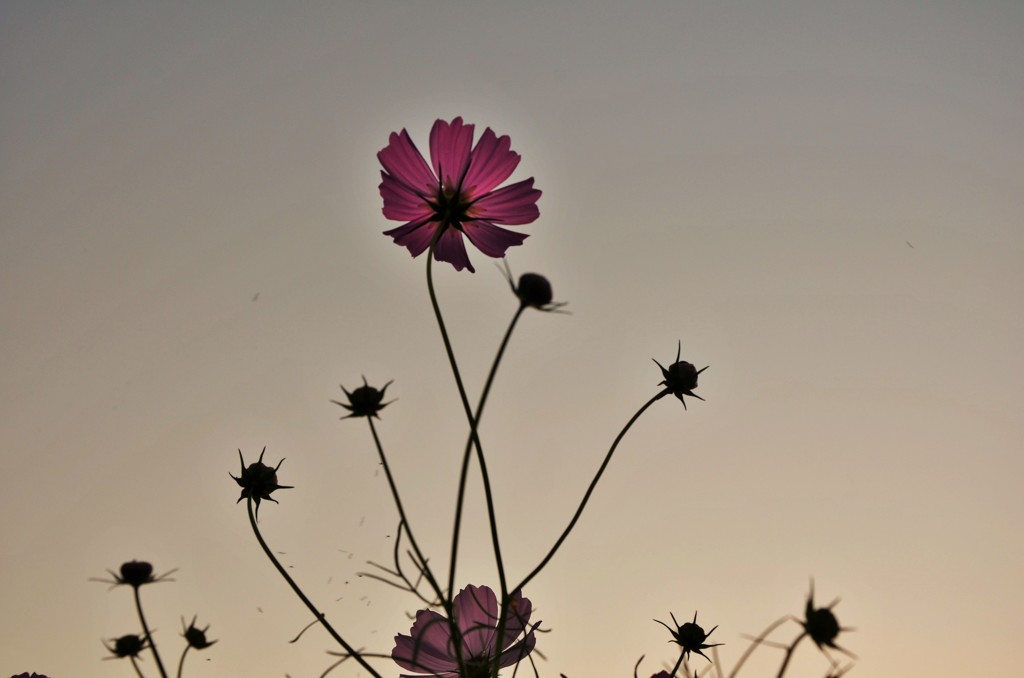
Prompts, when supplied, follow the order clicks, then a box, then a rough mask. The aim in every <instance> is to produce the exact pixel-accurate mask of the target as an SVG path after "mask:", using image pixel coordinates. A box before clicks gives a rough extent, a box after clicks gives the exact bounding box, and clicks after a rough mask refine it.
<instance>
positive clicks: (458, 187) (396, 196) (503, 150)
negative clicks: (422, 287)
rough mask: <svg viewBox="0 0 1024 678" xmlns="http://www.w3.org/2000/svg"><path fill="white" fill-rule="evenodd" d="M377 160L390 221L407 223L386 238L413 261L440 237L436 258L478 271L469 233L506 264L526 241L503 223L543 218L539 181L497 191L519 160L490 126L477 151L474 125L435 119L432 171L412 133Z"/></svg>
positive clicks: (398, 137) (397, 136)
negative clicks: (505, 259)
mask: <svg viewBox="0 0 1024 678" xmlns="http://www.w3.org/2000/svg"><path fill="white" fill-rule="evenodd" d="M471 147H472V150H470V148H471ZM377 159H378V160H380V164H381V165H383V167H384V169H383V170H382V171H381V173H380V176H381V179H382V181H381V183H380V196H381V197H382V198H383V199H384V216H385V217H387V218H388V219H392V220H395V221H404V222H406V223H404V224H403V225H401V226H399V227H398V228H393V229H391V230H390V231H384V235H389V236H391V237H392V238H393V239H394V241H395V242H396V243H397V244H399V245H401V246H402V247H406V248H408V250H409V253H410V254H412V256H414V257H418V256H419V255H420V254H422V253H423V252H425V251H426V250H427V249H428V248H429V247H430V243H431V241H432V240H434V238H437V244H436V245H434V259H436V260H437V261H447V262H448V263H450V264H451V265H452V266H454V267H455V270H457V271H461V270H462V269H464V268H468V269H469V270H470V272H473V270H474V269H473V264H471V263H470V261H469V256H468V255H467V254H466V246H465V244H464V243H463V242H462V236H463V235H465V236H466V237H467V238H469V241H470V242H471V243H473V245H474V246H475V247H476V248H477V249H478V250H480V251H481V252H483V253H484V254H486V255H487V256H489V257H495V258H500V257H503V256H505V250H507V249H508V248H509V247H512V246H514V245H522V244H523V241H524V240H526V237H527V236H526V235H525V234H523V233H516V232H514V231H509V230H507V229H504V228H501V227H500V226H498V225H497V224H507V225H521V224H529V223H531V222H533V221H534V220H535V219H536V218H537V217H538V216H539V215H540V210H538V209H537V200H538V199H539V198H540V191H539V190H537V189H535V188H534V187H533V177H530V178H529V179H526V180H525V181H520V182H517V183H514V184H511V185H509V186H505V187H504V188H497V186H498V185H499V184H501V183H502V182H503V181H505V180H506V179H508V178H509V177H510V176H511V175H512V172H513V170H515V168H516V166H517V165H518V164H519V154H518V153H515V152H514V151H512V150H511V142H510V141H509V138H508V137H507V136H502V137H499V136H497V135H496V134H495V133H494V132H493V131H491V128H490V127H488V128H487V129H485V130H484V133H483V134H482V135H481V136H480V140H479V141H477V142H476V146H473V125H465V124H463V123H462V118H455V119H454V120H452V121H451V122H450V123H449V122H445V121H444V120H438V121H436V122H435V123H434V127H433V128H432V129H431V130H430V159H431V163H432V166H431V165H428V164H427V161H426V160H425V159H424V158H423V155H422V154H421V153H420V152H419V150H418V149H417V148H416V145H415V144H414V143H413V142H412V139H410V138H409V133H408V132H406V131H405V130H404V129H403V130H402V131H401V132H400V133H399V132H392V133H391V137H390V138H389V139H388V145H387V146H386V147H385V148H383V149H381V151H380V153H378V154H377Z"/></svg>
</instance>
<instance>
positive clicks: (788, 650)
mask: <svg viewBox="0 0 1024 678" xmlns="http://www.w3.org/2000/svg"><path fill="white" fill-rule="evenodd" d="M806 635H807V631H804V632H803V633H801V634H800V635H799V636H797V637H796V640H794V641H793V644H792V645H790V646H789V647H787V648H786V657H785V659H783V660H782V666H780V667H779V673H778V674H777V675H776V676H775V678H782V674H784V673H785V672H786V667H787V666H789V660H790V659H792V657H793V651H794V650H796V646H797V644H798V643H799V642H800V641H801V640H803V639H804V637H805V636H806Z"/></svg>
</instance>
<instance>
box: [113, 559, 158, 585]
mask: <svg viewBox="0 0 1024 678" xmlns="http://www.w3.org/2000/svg"><path fill="white" fill-rule="evenodd" d="M118 580H119V581H120V582H121V583H122V584H129V585H131V586H134V587H135V588H139V587H140V586H142V585H143V584H149V583H151V582H154V581H156V579H155V578H154V577H153V566H152V565H150V564H149V563H147V562H145V561H142V560H132V561H130V562H127V563H124V564H123V565H121V576H120V577H119V578H118Z"/></svg>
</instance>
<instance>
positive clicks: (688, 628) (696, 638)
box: [654, 612, 722, 661]
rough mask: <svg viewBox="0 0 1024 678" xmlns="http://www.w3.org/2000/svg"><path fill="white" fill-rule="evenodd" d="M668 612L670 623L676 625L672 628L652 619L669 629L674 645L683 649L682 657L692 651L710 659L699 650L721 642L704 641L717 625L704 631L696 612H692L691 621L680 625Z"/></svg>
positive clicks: (715, 645)
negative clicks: (708, 642) (670, 618)
mask: <svg viewBox="0 0 1024 678" xmlns="http://www.w3.org/2000/svg"><path fill="white" fill-rule="evenodd" d="M669 614H670V615H671V616H672V623H673V624H674V625H675V627H676V628H674V629H673V628H672V627H671V626H669V625H668V624H666V623H665V622H663V621H658V620H657V619H655V620H654V621H656V622H658V623H659V624H661V625H662V626H664V627H665V628H666V629H668V630H669V632H670V633H671V634H672V642H674V643H675V644H676V645H678V646H679V647H681V648H682V649H683V657H686V656H688V655H689V654H690V653H691V652H694V653H696V654H699V655H700V656H701V657H704V659H707V660H708V661H711V660H710V659H708V656H707V655H706V654H704V653H703V652H701V650H706V649H708V648H709V647H718V646H719V645H721V644H722V643H711V644H707V643H705V642H704V641H705V640H707V639H708V636H710V635H711V634H712V633H714V632H715V629H717V628H718V627H717V626H715V627H714V628H712V629H711V630H710V631H708V632H707V633H704V629H703V628H701V627H700V625H698V624H697V613H696V612H694V613H693V621H692V622H686V623H685V624H682V625H680V624H679V622H677V621H676V617H675V615H674V614H672V613H671V612H670V613H669Z"/></svg>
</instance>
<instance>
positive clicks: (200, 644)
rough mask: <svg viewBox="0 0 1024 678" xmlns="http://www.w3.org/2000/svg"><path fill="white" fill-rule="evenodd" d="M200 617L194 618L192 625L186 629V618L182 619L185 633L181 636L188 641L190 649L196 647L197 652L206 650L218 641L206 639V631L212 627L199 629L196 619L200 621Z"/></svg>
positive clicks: (207, 626)
mask: <svg viewBox="0 0 1024 678" xmlns="http://www.w3.org/2000/svg"><path fill="white" fill-rule="evenodd" d="M198 617H199V615H196V616H195V617H192V623H191V624H189V625H188V628H185V618H184V617H182V618H181V627H182V628H183V629H185V632H184V633H182V634H181V635H182V636H184V637H185V640H187V641H188V646H189V647H194V648H195V649H197V650H205V649H206V648H208V647H210V646H211V645H213V644H214V643H216V642H217V641H216V640H207V639H206V630H207V629H209V628H210V625H209V624H207V625H206V626H205V627H204V628H198V627H197V626H196V619H198Z"/></svg>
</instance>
